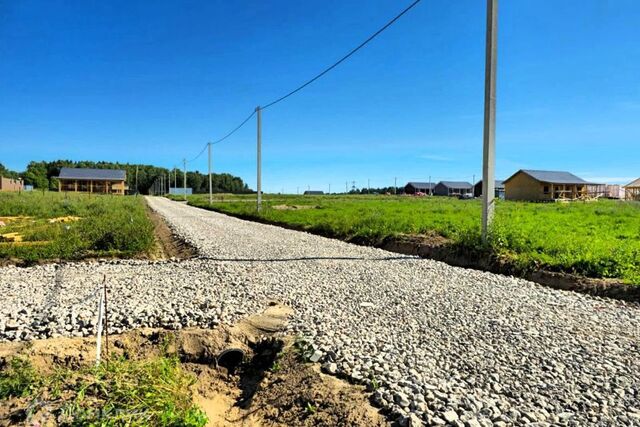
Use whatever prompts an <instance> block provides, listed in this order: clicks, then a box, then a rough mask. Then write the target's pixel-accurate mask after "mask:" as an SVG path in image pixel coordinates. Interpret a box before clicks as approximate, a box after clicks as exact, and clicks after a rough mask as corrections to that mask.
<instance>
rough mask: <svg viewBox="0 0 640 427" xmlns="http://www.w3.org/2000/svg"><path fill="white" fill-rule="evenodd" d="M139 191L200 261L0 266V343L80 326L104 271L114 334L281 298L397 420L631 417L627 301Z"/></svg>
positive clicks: (635, 339)
mask: <svg viewBox="0 0 640 427" xmlns="http://www.w3.org/2000/svg"><path fill="white" fill-rule="evenodd" d="M148 201H149V204H150V206H151V207H152V208H153V209H155V210H156V211H157V212H159V213H160V214H161V215H162V216H163V217H165V218H166V220H167V221H168V222H169V223H170V224H171V226H172V227H173V228H174V230H175V231H176V232H177V233H178V234H180V235H181V236H182V237H183V238H184V239H185V240H187V241H189V242H191V243H192V244H193V245H194V246H196V247H197V248H198V250H199V252H200V256H199V257H198V258H195V259H192V260H187V261H161V262H148V261H108V262H100V263H92V264H84V263H73V264H64V265H46V266H37V267H31V268H16V267H8V268H1V269H0V293H1V294H2V296H3V297H2V299H1V300H0V340H28V339H34V338H46V337H51V336H58V335H89V334H91V333H93V331H94V327H95V321H96V319H95V312H96V310H95V305H96V300H95V296H93V295H94V290H95V288H96V287H97V286H99V285H100V283H101V282H102V280H103V277H104V275H106V277H107V283H108V286H109V289H110V293H109V304H110V306H109V312H110V322H111V328H112V330H113V331H114V332H117V331H120V330H123V329H128V328H132V327H139V326H165V327H171V328H180V327H184V326H211V325H215V324H218V323H219V322H232V321H234V320H236V319H238V318H240V317H242V316H244V315H245V314H247V313H250V312H253V311H255V310H260V309H263V308H264V307H265V306H266V305H267V304H268V302H269V301H271V300H278V301H281V302H283V303H285V304H288V305H290V306H291V307H293V308H294V310H295V315H294V318H293V319H292V321H291V329H292V331H293V332H295V333H298V334H302V335H304V336H306V337H308V339H309V340H311V341H312V342H313V343H314V345H315V346H316V348H317V350H318V351H317V354H316V355H315V356H316V357H319V358H320V362H321V363H322V364H323V369H324V370H325V371H327V372H329V373H335V374H339V375H346V376H349V377H351V378H353V379H355V380H358V381H361V382H363V383H365V384H367V385H368V386H369V387H370V389H372V390H373V398H374V400H375V401H376V402H377V403H378V404H379V405H381V406H382V407H384V408H386V409H388V410H389V412H390V414H392V415H391V416H392V417H393V418H395V419H397V420H398V421H400V423H401V424H402V425H412V426H414V425H420V422H424V423H426V424H429V425H454V426H470V427H475V426H491V425H495V426H507V425H525V424H532V425H539V426H544V425H573V426H584V425H603V426H604V425H611V426H614V425H615V426H622V425H637V426H640V344H639V338H640V307H639V306H638V305H634V304H628V303H623V302H619V301H614V300H608V299H602V298H594V297H591V296H587V295H582V294H577V293H572V292H565V291H559V290H554V289H550V288H545V287H542V286H539V285H536V284H534V283H531V282H527V281H524V280H521V279H516V278H513V277H507V276H501V275H496V274H491V273H485V272H480V271H475V270H469V269H462V268H457V267H451V266H448V265H446V264H443V263H440V262H436V261H431V260H425V259H418V258H414V257H410V256H404V255H398V254H394V253H390V252H386V251H382V250H379V249H374V248H366V247H360V246H355V245H351V244H347V243H343V242H340V241H335V240H330V239H326V238H323V237H318V236H313V235H309V234H306V233H300V232H296V231H290V230H284V229H281V228H278V227H273V226H269V225H263V224H257V223H252V222H247V221H242V220H239V219H235V218H231V217H228V216H225V215H221V214H217V213H213V212H207V211H204V210H200V209H197V208H193V207H189V206H186V205H183V204H181V203H176V202H171V201H169V200H166V199H161V198H149V199H148ZM85 297H86V298H87V300H85Z"/></svg>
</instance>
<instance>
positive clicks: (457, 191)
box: [433, 181, 473, 196]
mask: <svg viewBox="0 0 640 427" xmlns="http://www.w3.org/2000/svg"><path fill="white" fill-rule="evenodd" d="M472 193H473V184H471V183H468V182H466V181H440V182H439V183H437V184H436V186H435V188H434V189H433V194H435V195H436V196H461V195H463V194H472Z"/></svg>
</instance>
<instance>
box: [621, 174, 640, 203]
mask: <svg viewBox="0 0 640 427" xmlns="http://www.w3.org/2000/svg"><path fill="white" fill-rule="evenodd" d="M624 196H625V199H626V200H640V178H638V179H636V180H635V181H633V182H630V183H629V184H627V185H625V186H624Z"/></svg>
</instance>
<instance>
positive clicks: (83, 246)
mask: <svg viewBox="0 0 640 427" xmlns="http://www.w3.org/2000/svg"><path fill="white" fill-rule="evenodd" d="M6 216H28V217H30V218H23V219H20V220H17V221H16V220H14V221H7V223H6V226H5V227H2V228H0V233H3V234H4V233H9V232H17V233H20V234H21V235H22V238H23V240H24V242H27V244H12V243H6V242H5V243H0V258H8V257H13V258H19V259H23V260H26V261H35V260H40V259H50V258H61V259H79V258H83V257H87V256H129V255H133V254H136V253H140V252H144V251H146V250H147V249H149V248H150V247H151V246H152V245H153V242H154V235H153V224H152V223H151V221H150V220H149V218H148V217H147V213H146V207H145V202H144V199H143V198H142V197H138V198H136V197H133V196H124V197H123V196H109V195H92V196H89V195H87V194H64V193H54V192H45V193H44V194H43V193H41V192H29V193H22V194H18V193H0V217H6ZM64 216H76V217H80V218H81V219H80V220H79V221H74V222H67V223H50V222H49V219H52V218H57V217H64ZM29 242H37V243H35V244H29Z"/></svg>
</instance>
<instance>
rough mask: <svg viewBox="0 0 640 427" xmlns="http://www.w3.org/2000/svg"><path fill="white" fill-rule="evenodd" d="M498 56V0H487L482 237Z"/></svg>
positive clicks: (488, 206)
mask: <svg viewBox="0 0 640 427" xmlns="http://www.w3.org/2000/svg"><path fill="white" fill-rule="evenodd" d="M497 56H498V0H487V39H486V63H485V76H484V135H483V150H482V240H483V241H485V242H486V241H487V236H488V233H489V231H490V228H491V223H492V222H493V214H494V210H495V168H496V68H497V67H496V66H497Z"/></svg>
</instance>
